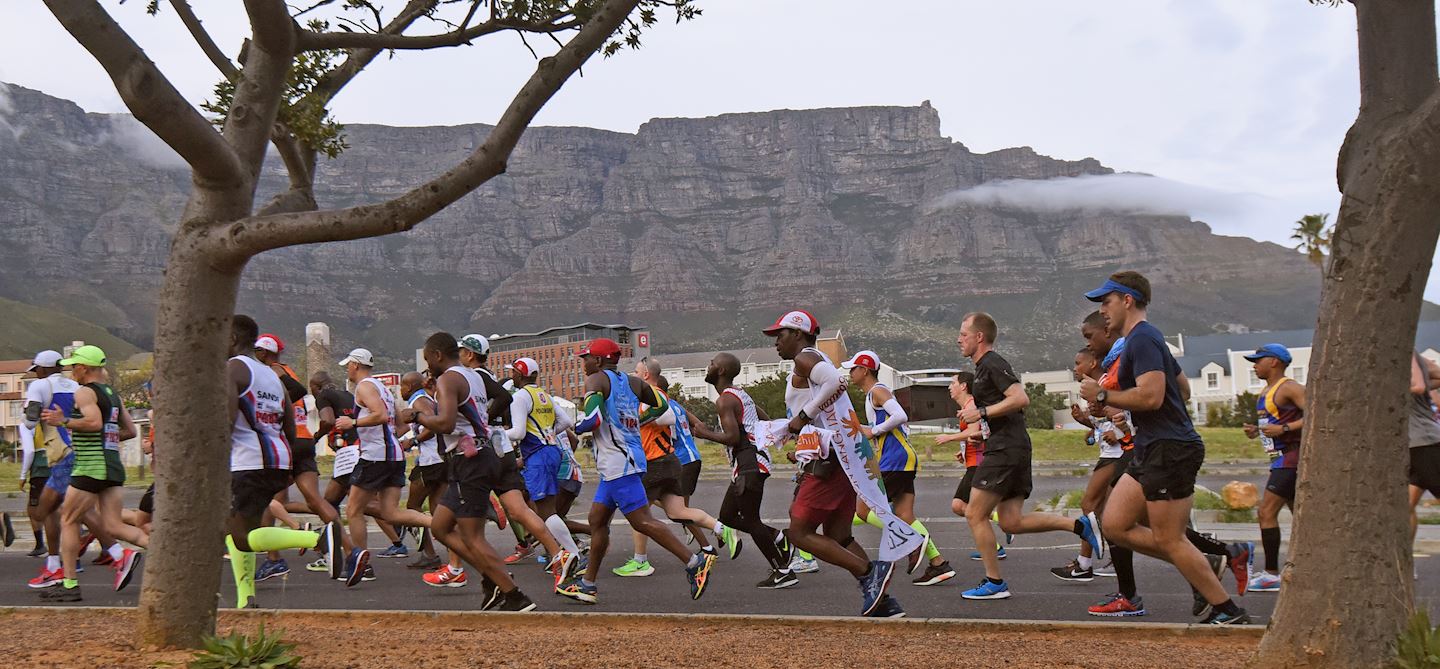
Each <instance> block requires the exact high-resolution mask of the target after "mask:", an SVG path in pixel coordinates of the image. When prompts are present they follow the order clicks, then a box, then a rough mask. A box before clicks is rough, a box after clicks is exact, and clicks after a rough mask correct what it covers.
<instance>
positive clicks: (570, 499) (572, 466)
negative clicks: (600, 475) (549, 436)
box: [555, 409, 590, 553]
mask: <svg viewBox="0 0 1440 669" xmlns="http://www.w3.org/2000/svg"><path fill="white" fill-rule="evenodd" d="M559 411H563V410H560V409H557V412H559ZM566 418H568V419H569V422H570V424H571V427H569V428H566V429H565V430H564V431H562V432H556V433H555V439H556V440H557V441H558V442H559V446H560V453H561V454H562V455H563V456H564V459H562V460H561V461H560V468H559V469H557V470H556V471H555V478H556V480H557V485H558V487H559V488H560V492H558V493H556V494H555V513H556V514H558V515H559V516H560V517H561V518H564V519H565V529H567V530H569V531H570V536H572V537H573V536H576V535H580V534H583V535H585V537H586V539H585V543H586V545H585V546H581V548H580V552H582V553H584V552H586V551H588V550H589V546H588V545H589V542H590V540H589V537H590V526H589V525H587V524H585V523H581V522H577V521H574V520H570V518H569V515H570V507H572V506H574V504H575V499H576V498H577V497H579V496H580V490H581V489H582V488H584V487H585V472H584V470H582V469H581V467H580V461H579V460H576V459H575V449H576V448H579V447H580V437H579V436H577V435H576V434H575V428H574V423H575V418H574V416H570V415H568V413H567V415H566ZM572 444H573V445H572ZM575 543H576V545H579V544H580V542H579V541H578V540H577V541H576V542H575Z"/></svg>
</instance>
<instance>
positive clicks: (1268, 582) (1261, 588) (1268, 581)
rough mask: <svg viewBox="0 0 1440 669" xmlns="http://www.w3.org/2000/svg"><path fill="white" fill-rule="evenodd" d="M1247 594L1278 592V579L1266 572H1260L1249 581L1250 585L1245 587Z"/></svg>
mask: <svg viewBox="0 0 1440 669" xmlns="http://www.w3.org/2000/svg"><path fill="white" fill-rule="evenodd" d="M1245 590H1246V591H1247V592H1280V577H1279V576H1277V575H1275V574H1272V573H1270V572H1268V571H1262V572H1260V574H1259V575H1257V576H1256V577H1255V578H1252V579H1250V584H1249V585H1247V586H1245Z"/></svg>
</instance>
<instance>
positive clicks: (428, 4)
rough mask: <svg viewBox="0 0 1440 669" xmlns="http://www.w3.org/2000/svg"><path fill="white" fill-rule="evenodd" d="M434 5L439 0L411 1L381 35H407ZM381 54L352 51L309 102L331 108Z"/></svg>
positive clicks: (318, 85)
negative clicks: (345, 89) (332, 103)
mask: <svg viewBox="0 0 1440 669" xmlns="http://www.w3.org/2000/svg"><path fill="white" fill-rule="evenodd" d="M435 3H436V0H410V2H409V3H407V4H406V5H405V9H403V10H401V11H400V13H399V14H397V15H396V16H395V18H394V19H391V21H390V23H388V24H386V26H385V27H384V28H381V29H380V34H382V35H399V34H400V33H403V32H405V30H406V29H407V28H409V27H410V25H411V24H413V23H415V21H417V20H419V19H420V17H422V16H425V14H426V13H427V12H429V11H430V10H431V9H432V8H434V7H435ZM302 37H303V34H302ZM380 51H381V49H351V50H350V51H349V55H348V56H347V57H346V58H345V62H343V63H340V64H339V65H337V66H335V68H334V69H332V70H330V71H329V72H326V73H325V74H324V75H323V76H321V77H320V80H319V81H317V82H315V88H313V89H312V90H311V91H310V93H309V94H308V95H306V97H307V98H310V100H308V102H310V103H311V104H313V105H314V106H315V107H316V108H317V109H318V108H322V107H328V106H329V105H330V101H331V100H333V99H335V96H336V95H337V94H339V93H340V89H342V88H344V87H345V85H346V84H348V83H350V80H352V79H354V78H355V75H357V74H360V71H361V70H363V69H365V66H367V65H369V64H370V62H371V61H373V60H375V57H376V56H378V55H380Z"/></svg>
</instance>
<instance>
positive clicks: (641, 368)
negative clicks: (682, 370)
mask: <svg viewBox="0 0 1440 669" xmlns="http://www.w3.org/2000/svg"><path fill="white" fill-rule="evenodd" d="M635 376H636V377H638V378H639V379H640V380H641V381H642V382H644V383H646V384H648V385H650V386H651V387H652V388H655V391H656V394H657V395H660V396H661V397H663V398H664V399H665V404H666V405H667V406H669V405H671V404H673V403H672V402H670V398H669V397H668V396H666V395H665V393H664V391H662V390H660V388H659V385H660V383H661V381H662V380H663V379H662V377H661V376H660V362H659V361H657V360H655V359H654V358H644V359H642V360H641V361H640V362H638V363H636V364H635ZM675 422H676V416H675V413H674V412H673V411H670V410H668V409H666V410H661V409H660V408H658V407H650V406H647V405H645V404H641V405H640V441H641V443H642V444H643V445H644V447H645V475H644V476H642V477H641V483H643V484H644V485H645V496H646V498H648V499H649V500H650V503H651V504H654V505H656V506H659V507H660V508H661V509H662V510H664V511H665V516H666V517H667V518H669V519H670V521H671V522H676V523H680V524H681V525H683V526H685V528H686V530H688V531H689V532H690V533H691V535H692V536H694V537H695V539H696V540H697V541H698V542H699V543H700V550H701V551H703V552H705V553H711V554H714V553H715V547H714V546H713V545H711V543H710V539H709V537H707V536H705V533H704V532H702V531H701V529H700V528H707V529H710V530H713V531H714V532H715V536H716V538H717V539H718V540H719V543H720V545H721V546H725V547H727V548H728V553H729V555H730V559H732V560H733V559H735V558H736V557H737V556H739V555H740V548H741V546H742V542H741V540H740V539H739V537H737V536H736V535H735V530H734V529H733V528H729V527H726V526H725V525H724V524H723V523H721V522H720V521H718V520H716V519H715V518H712V517H711V516H710V514H708V513H705V512H704V511H702V510H700V509H695V508H692V507H690V506H688V505H686V504H685V500H684V496H683V492H684V491H683V489H682V488H683V486H682V484H681V483H680V478H681V466H680V458H678V457H677V456H676V455H675V446H674V441H673V439H674V432H673V427H674V425H675ZM631 534H632V535H633V538H634V540H635V555H634V556H633V557H632V558H631V559H630V561H629V562H626V563H625V564H624V565H621V566H619V567H616V568H615V569H614V570H612V571H614V573H615V575H616V576H649V575H650V574H653V573H655V568H654V567H653V566H651V565H650V561H649V558H648V557H647V556H646V549H647V547H648V543H647V542H646V540H645V535H644V534H641V533H640V532H631Z"/></svg>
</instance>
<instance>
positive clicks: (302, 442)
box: [290, 437, 320, 474]
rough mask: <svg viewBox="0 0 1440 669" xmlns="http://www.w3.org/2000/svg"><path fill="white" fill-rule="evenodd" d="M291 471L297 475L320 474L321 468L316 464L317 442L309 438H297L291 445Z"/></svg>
mask: <svg viewBox="0 0 1440 669" xmlns="http://www.w3.org/2000/svg"><path fill="white" fill-rule="evenodd" d="M290 471H291V472H292V473H295V474H302V473H305V472H315V473H316V474H319V473H320V466H319V465H317V464H315V440H314V439H311V438H309V437H296V438H295V441H294V443H292V444H291V445H290Z"/></svg>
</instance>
